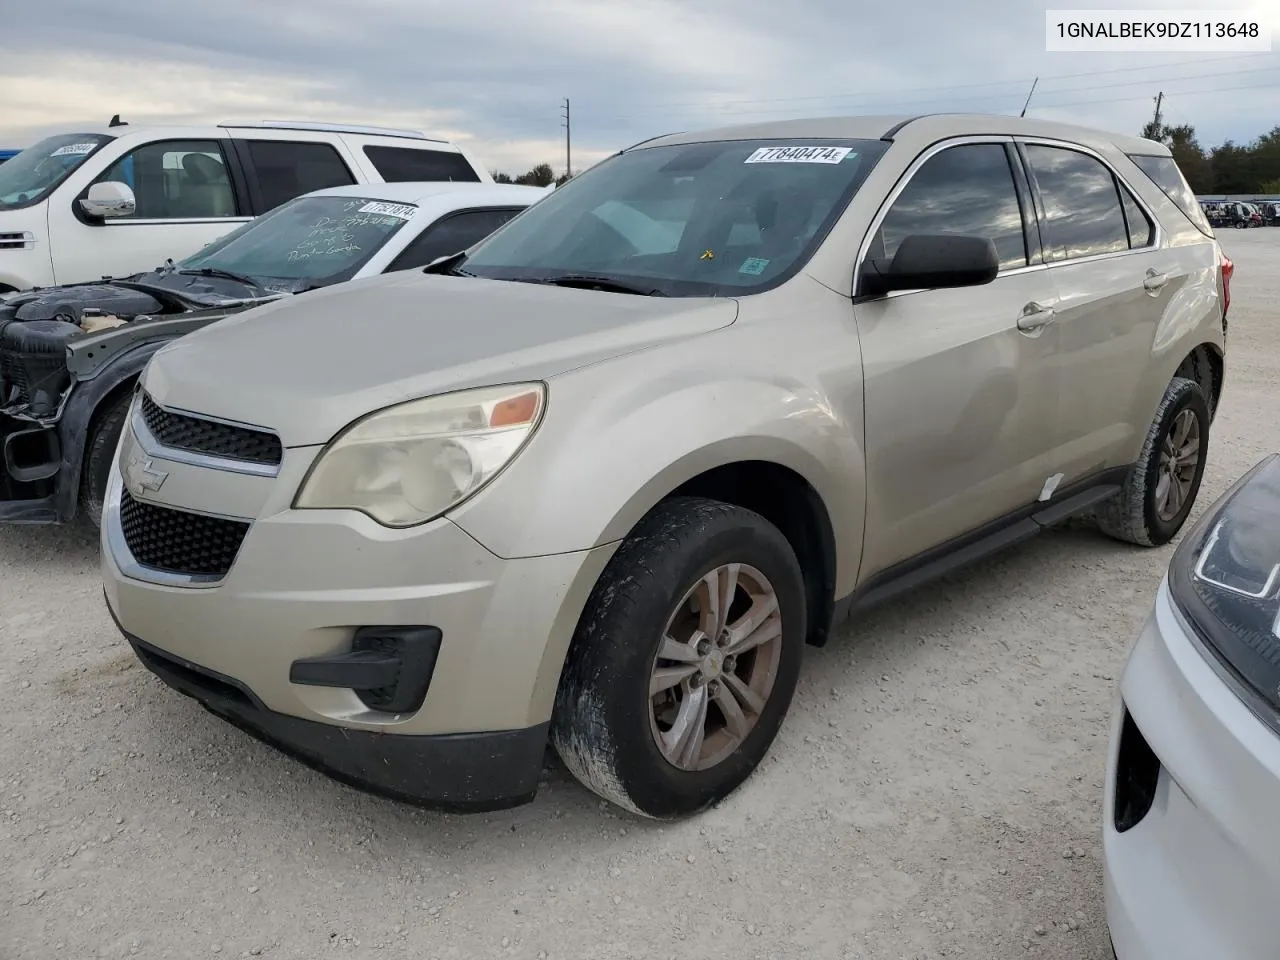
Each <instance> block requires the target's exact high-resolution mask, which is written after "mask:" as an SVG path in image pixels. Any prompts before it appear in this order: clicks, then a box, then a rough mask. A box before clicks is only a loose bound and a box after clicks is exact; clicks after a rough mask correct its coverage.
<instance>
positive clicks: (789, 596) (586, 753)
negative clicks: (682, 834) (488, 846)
mask: <svg viewBox="0 0 1280 960" xmlns="http://www.w3.org/2000/svg"><path fill="white" fill-rule="evenodd" d="M805 616H806V611H805V594H804V578H803V576H802V574H801V571H800V566H799V563H798V562H797V560H796V557H795V553H794V552H793V551H792V549H791V546H790V544H789V543H788V542H787V540H786V538H785V537H784V536H783V535H782V534H781V532H779V531H778V529H777V528H776V527H774V526H773V525H772V524H770V523H769V522H768V521H767V520H765V519H764V518H763V517H761V516H759V515H758V514H756V513H753V512H751V511H749V510H744V509H742V508H740V507H735V506H731V505H728V504H724V503H719V502H717V501H713V500H703V499H695V498H678V499H673V500H670V501H667V502H665V503H663V504H661V505H660V506H658V507H657V508H655V509H654V511H653V512H652V513H650V514H649V516H648V517H646V518H645V519H644V520H643V521H642V522H641V523H640V524H639V525H638V526H637V528H636V530H635V531H634V532H633V533H632V534H631V536H629V537H628V538H627V539H626V540H625V541H624V542H623V544H622V546H620V547H619V548H618V552H617V553H616V554H615V555H614V557H613V559H612V560H611V561H610V562H609V565H608V567H607V568H606V569H605V572H604V574H603V575H602V576H601V578H600V582H599V583H598V584H597V585H596V589H595V591H594V593H593V594H592V597H591V599H590V600H589V601H588V604H587V607H586V609H585V610H584V611H583V615H582V619H581V621H580V623H579V626H578V630H577V633H576V634H575V636H574V640H573V643H572V645H571V648H570V651H569V657H568V660H567V662H566V664H565V670H564V674H563V676H562V677H561V681H560V688H559V690H558V691H557V697H556V708H555V715H554V717H553V719H552V727H551V735H552V742H553V743H554V744H555V747H556V750H557V752H558V753H559V754H560V757H561V759H562V760H563V761H564V763H565V766H567V767H568V768H569V770H570V772H572V773H573V774H574V776H576V777H577V778H578V779H579V780H580V781H581V782H582V783H583V784H585V785H586V786H587V787H588V788H590V789H591V790H593V791H595V792H596V793H597V794H599V795H600V796H602V797H604V798H605V799H606V800H609V801H611V802H613V803H616V804H618V805H619V806H621V807H624V808H626V809H628V810H631V811H632V812H634V813H638V814H641V815H643V816H648V817H654V818H672V817H679V816H685V815H688V814H692V813H696V812H697V811H699V810H701V809H704V808H705V807H707V806H709V805H711V804H713V803H715V802H716V801H718V800H720V799H722V798H723V797H725V796H727V795H728V794H729V793H731V792H732V791H733V790H734V789H736V788H737V787H738V786H739V785H740V784H741V783H742V782H743V781H744V780H746V779H747V777H748V776H750V774H751V772H752V771H753V770H754V769H755V768H756V766H757V765H758V764H759V763H760V761H761V760H762V759H763V758H764V755H765V753H766V752H767V751H768V749H769V746H770V744H772V742H773V740H774V737H775V736H776V735H777V732H778V729H779V727H780V726H781V724H782V720H783V717H784V716H785V715H786V712H787V709H788V707H789V706H790V703H791V697H792V694H793V693H794V691H795V686H796V680H797V677H798V675H799V669H800V659H801V650H802V647H803V645H804V638H805V628H806V625H805Z"/></svg>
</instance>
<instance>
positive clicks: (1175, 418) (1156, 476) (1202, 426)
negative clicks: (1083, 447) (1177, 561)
mask: <svg viewBox="0 0 1280 960" xmlns="http://www.w3.org/2000/svg"><path fill="white" fill-rule="evenodd" d="M1188 416H1189V417H1190V418H1191V419H1192V420H1193V421H1194V430H1195V431H1196V436H1197V447H1196V460H1195V463H1194V465H1192V464H1184V465H1183V469H1182V470H1181V471H1179V476H1180V477H1182V478H1183V479H1185V480H1186V481H1187V483H1186V484H1185V491H1184V493H1183V495H1182V496H1181V497H1180V502H1179V503H1178V505H1177V509H1176V510H1172V511H1171V512H1163V513H1162V507H1163V506H1168V507H1172V506H1173V504H1172V503H1171V502H1166V501H1163V499H1162V492H1163V490H1164V489H1165V487H1162V485H1161V479H1162V474H1163V473H1164V472H1165V467H1166V453H1165V451H1166V441H1172V440H1174V439H1176V438H1175V437H1171V433H1172V432H1173V431H1174V430H1175V428H1180V427H1181V425H1182V424H1184V423H1186V422H1187V420H1186V418H1187V417H1188ZM1210 420H1211V416H1210V413H1209V404H1208V401H1206V399H1205V396H1204V391H1202V390H1201V389H1200V385H1199V384H1197V383H1196V382H1195V381H1193V380H1187V379H1185V378H1183V377H1174V378H1173V380H1172V381H1171V382H1170V383H1169V386H1168V387H1166V388H1165V391H1164V397H1163V398H1162V399H1161V401H1160V406H1159V407H1158V408H1157V409H1156V415H1155V418H1154V419H1153V420H1152V421H1151V427H1150V429H1149V430H1148V431H1147V439H1146V441H1145V442H1144V443H1143V445H1142V453H1141V454H1140V455H1139V456H1138V462H1137V463H1136V464H1134V467H1133V470H1132V471H1131V472H1130V474H1129V476H1128V478H1126V480H1125V482H1124V486H1123V487H1121V489H1120V493H1119V494H1117V495H1116V496H1115V497H1113V498H1112V499H1111V500H1108V501H1107V502H1106V503H1104V504H1102V505H1101V506H1100V507H1099V508H1098V510H1097V512H1096V514H1095V519H1096V521H1097V524H1098V527H1099V528H1100V529H1101V530H1102V532H1103V533H1105V534H1107V535H1108V536H1111V537H1114V538H1116V539H1117V540H1123V541H1125V542H1126V543H1133V544H1136V545H1138V546H1142V547H1159V546H1163V545H1164V544H1166V543H1168V542H1169V541H1170V540H1172V539H1173V538H1174V537H1175V536H1177V534H1178V531H1179V530H1181V529H1182V525H1183V524H1184V523H1186V520H1187V517H1188V516H1189V515H1190V513H1191V508H1192V507H1193V506H1194V505H1195V501H1196V495H1197V494H1198V493H1199V492H1200V481H1201V479H1202V478H1203V476H1204V464H1205V458H1206V456H1207V454H1208V450H1209V423H1210ZM1183 446H1184V448H1185V444H1183ZM1170 482H1172V481H1170ZM1178 488H1179V489H1180V490H1182V489H1184V486H1183V484H1179V485H1178Z"/></svg>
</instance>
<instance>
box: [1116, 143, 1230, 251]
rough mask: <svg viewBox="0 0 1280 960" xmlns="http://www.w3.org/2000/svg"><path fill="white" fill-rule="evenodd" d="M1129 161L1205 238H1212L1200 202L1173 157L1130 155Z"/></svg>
mask: <svg viewBox="0 0 1280 960" xmlns="http://www.w3.org/2000/svg"><path fill="white" fill-rule="evenodd" d="M1129 159H1130V160H1132V161H1133V162H1134V163H1135V164H1137V166H1138V169H1139V170H1141V171H1142V172H1143V173H1145V174H1146V175H1147V177H1148V178H1149V179H1150V180H1151V182H1152V183H1154V184H1155V185H1156V186H1157V187H1159V188H1160V190H1161V192H1162V193H1163V194H1164V195H1165V196H1166V197H1168V198H1169V199H1170V200H1172V201H1173V202H1174V203H1176V204H1177V205H1178V209H1179V210H1181V211H1182V212H1183V213H1185V214H1186V215H1187V219H1188V220H1190V221H1191V222H1192V223H1194V224H1195V225H1196V229H1198V230H1199V231H1200V232H1201V233H1203V234H1204V235H1205V236H1207V237H1212V236H1213V227H1211V226H1210V225H1209V221H1208V219H1207V218H1206V217H1205V215H1204V210H1203V208H1202V207H1201V206H1200V202H1199V201H1198V200H1197V199H1196V195H1195V193H1194V191H1192V189H1191V186H1190V184H1188V183H1187V180H1186V177H1184V176H1183V175H1182V171H1181V170H1179V169H1178V162H1177V161H1176V160H1174V159H1173V157H1148V156H1142V155H1139V154H1130V155H1129Z"/></svg>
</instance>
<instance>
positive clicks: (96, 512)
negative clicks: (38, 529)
mask: <svg viewBox="0 0 1280 960" xmlns="http://www.w3.org/2000/svg"><path fill="white" fill-rule="evenodd" d="M132 400H133V394H132V393H131V392H128V391H126V392H125V393H124V394H123V395H122V396H120V397H117V398H116V399H114V400H109V401H107V404H106V406H104V407H103V408H102V409H101V412H100V414H99V415H98V416H97V417H95V418H94V424H93V426H92V427H91V428H90V433H89V439H88V442H87V443H86V444H85V451H84V468H83V469H82V470H81V472H80V510H81V515H82V516H83V517H84V518H85V520H86V522H88V524H89V525H90V526H91V527H92V528H93V529H94V530H97V529H99V528H100V527H101V526H102V505H103V502H104V501H105V500H106V498H107V478H108V477H109V476H110V475H111V461H112V460H113V459H115V455H116V446H117V445H118V444H119V443H120V434H121V433H122V432H123V431H124V421H125V417H127V416H128V415H129V404H130V402H131V401H132Z"/></svg>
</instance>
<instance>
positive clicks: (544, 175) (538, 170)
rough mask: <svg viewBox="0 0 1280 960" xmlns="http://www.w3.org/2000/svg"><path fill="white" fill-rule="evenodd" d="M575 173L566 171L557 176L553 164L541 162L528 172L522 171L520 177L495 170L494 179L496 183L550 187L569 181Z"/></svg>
mask: <svg viewBox="0 0 1280 960" xmlns="http://www.w3.org/2000/svg"><path fill="white" fill-rule="evenodd" d="M572 176H573V174H571V173H566V174H565V175H564V176H562V177H557V176H556V172H555V171H554V170H552V169H551V164H549V163H540V164H538V165H537V166H536V167H534V168H533V169H532V170H530V171H528V172H527V173H522V174H520V175H519V176H518V177H513V176H511V174H509V173H501V172H499V171H497V170H495V171H493V180H494V182H495V183H514V184H517V185H519V186H521V187H549V186H551V184H553V183H554V184H555V185H556V186H557V187H558V186H560V184H562V183H564V182H565V181H567V180H568V179H569V178H570V177H572Z"/></svg>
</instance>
